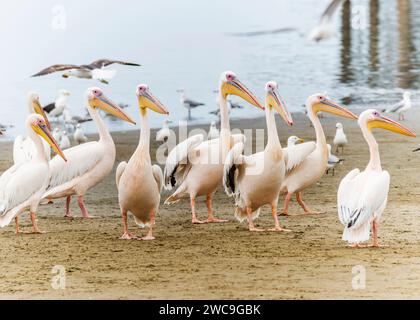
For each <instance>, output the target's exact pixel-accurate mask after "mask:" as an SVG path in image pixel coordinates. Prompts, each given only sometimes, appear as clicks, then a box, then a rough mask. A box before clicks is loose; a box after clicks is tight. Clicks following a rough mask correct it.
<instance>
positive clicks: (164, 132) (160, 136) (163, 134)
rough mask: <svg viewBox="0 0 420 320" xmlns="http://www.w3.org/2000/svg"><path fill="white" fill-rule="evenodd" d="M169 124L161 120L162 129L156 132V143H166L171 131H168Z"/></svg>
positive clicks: (167, 121)
mask: <svg viewBox="0 0 420 320" xmlns="http://www.w3.org/2000/svg"><path fill="white" fill-rule="evenodd" d="M169 123H171V121H170V120H168V119H165V120H163V125H162V128H161V129H160V130H159V131H158V132H156V141H158V142H166V141H168V139H169V137H170V136H171V130H169Z"/></svg>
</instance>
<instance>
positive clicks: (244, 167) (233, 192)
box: [223, 81, 311, 231]
mask: <svg viewBox="0 0 420 320" xmlns="http://www.w3.org/2000/svg"><path fill="white" fill-rule="evenodd" d="M265 90H266V92H267V95H266V102H265V115H266V122H267V137H268V141H267V145H266V147H265V149H264V151H262V152H258V153H255V154H252V155H250V156H244V155H243V152H244V147H245V146H244V144H243V143H242V142H239V143H237V144H236V145H235V146H234V147H233V148H232V149H231V150H230V152H229V154H228V156H227V157H226V163H225V166H224V175H223V185H224V188H225V191H226V193H227V194H228V195H229V196H235V202H236V210H235V216H236V218H237V219H238V220H239V221H243V220H245V219H247V220H248V227H249V231H264V230H263V229H259V228H256V227H255V226H254V222H253V220H254V219H256V218H257V217H258V216H259V213H260V208H261V207H262V206H263V205H265V204H269V205H270V206H271V213H272V216H273V219H274V228H273V229H269V230H270V231H290V230H287V229H283V228H282V227H281V226H280V223H279V221H278V218H277V203H278V198H279V192H280V187H281V182H282V180H283V179H284V177H285V174H286V168H287V167H294V166H295V165H297V164H298V163H299V162H300V161H301V160H302V159H304V157H301V159H296V158H295V157H294V156H293V155H292V156H290V155H289V154H287V153H284V152H283V149H282V147H281V144H280V140H279V137H278V133H277V128H276V120H275V118H274V112H273V109H274V110H275V111H276V112H278V113H279V114H280V116H281V117H282V118H283V119H284V121H285V122H286V123H287V124H288V125H290V126H291V125H293V120H292V117H291V115H290V113H289V112H288V111H287V109H286V106H285V104H284V103H283V101H282V99H281V98H280V97H279V95H278V92H277V83H276V82H274V81H270V82H267V84H266V86H265ZM300 146H302V145H300ZM308 151H309V152H311V150H308ZM290 161H292V162H293V163H291V162H290Z"/></svg>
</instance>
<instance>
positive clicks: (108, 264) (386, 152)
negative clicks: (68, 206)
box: [0, 111, 420, 299]
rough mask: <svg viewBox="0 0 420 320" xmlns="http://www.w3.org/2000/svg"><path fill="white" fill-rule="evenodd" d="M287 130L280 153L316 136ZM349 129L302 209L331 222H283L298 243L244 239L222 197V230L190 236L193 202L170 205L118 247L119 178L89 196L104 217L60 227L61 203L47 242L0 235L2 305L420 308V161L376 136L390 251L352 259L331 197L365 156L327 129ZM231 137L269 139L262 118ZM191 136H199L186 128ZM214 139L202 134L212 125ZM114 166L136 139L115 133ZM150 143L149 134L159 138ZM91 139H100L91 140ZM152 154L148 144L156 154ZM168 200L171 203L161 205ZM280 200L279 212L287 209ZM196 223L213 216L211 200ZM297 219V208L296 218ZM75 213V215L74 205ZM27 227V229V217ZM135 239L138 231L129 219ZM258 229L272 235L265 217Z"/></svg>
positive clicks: (275, 237) (357, 138) (393, 138)
mask: <svg viewBox="0 0 420 320" xmlns="http://www.w3.org/2000/svg"><path fill="white" fill-rule="evenodd" d="M419 115H420V114H418V113H417V112H416V111H412V112H410V113H408V114H407V118H408V119H409V120H407V121H405V122H404V123H405V124H406V125H407V126H409V127H410V128H412V129H414V130H415V131H416V132H417V133H419V132H420V124H419V122H418V119H419ZM294 118H295V125H294V126H293V127H292V128H286V126H285V125H284V124H283V123H280V119H279V118H277V125H278V128H279V134H280V137H281V140H282V143H283V144H284V145H285V140H286V139H287V137H288V136H290V135H292V134H294V135H298V136H300V137H303V138H304V139H305V140H311V139H314V137H315V133H314V129H313V128H311V127H309V123H308V121H307V120H306V119H305V118H304V116H303V115H294ZM337 121H340V122H342V123H343V124H344V127H345V130H346V132H347V136H348V138H349V141H350V143H349V145H348V147H347V148H346V150H345V152H344V155H343V156H342V157H343V158H345V161H344V162H343V164H342V165H340V166H338V167H337V168H336V170H335V176H331V175H326V176H324V177H323V178H322V180H321V181H319V183H318V184H317V185H314V186H312V187H311V188H309V189H307V190H306V191H305V192H304V198H305V199H306V201H307V203H308V204H309V205H310V206H312V207H314V208H315V209H317V210H322V211H325V212H326V213H325V214H322V215H318V216H302V215H300V216H295V217H293V216H292V217H287V218H285V217H281V218H280V221H281V223H282V224H283V225H284V226H286V227H287V228H290V229H292V231H293V232H291V233H279V234H277V233H269V232H264V233H258V234H253V233H250V232H248V230H247V226H246V224H244V223H242V224H241V223H239V222H238V221H236V220H235V219H234V217H233V211H234V204H233V199H231V198H228V197H227V196H226V194H225V193H224V191H223V190H222V188H220V189H219V190H218V191H217V193H216V196H215V210H216V213H217V214H218V216H219V217H223V218H226V219H229V222H227V223H223V224H210V225H192V224H191V222H190V219H191V216H190V208H189V203H188V201H181V202H179V203H177V204H175V205H173V206H166V205H163V201H162V204H161V207H160V214H159V215H158V217H157V221H156V234H155V235H156V240H155V241H148V242H146V241H135V240H133V241H122V240H119V239H118V238H119V236H120V235H121V233H122V225H121V217H120V212H119V208H118V201H117V190H116V186H115V182H114V177H115V171H114V172H113V173H112V174H111V175H109V176H108V178H107V179H106V180H105V181H103V182H102V183H101V184H100V185H98V186H97V187H96V188H94V189H92V190H91V191H90V192H89V193H88V194H87V196H86V203H87V206H88V208H89V209H90V213H91V214H92V215H94V216H96V217H97V218H95V219H91V220H82V219H81V218H75V219H73V220H68V219H65V218H63V215H64V201H63V200H60V201H56V202H54V204H52V205H46V206H41V207H40V210H39V213H38V219H39V226H40V228H41V229H42V230H45V231H47V233H46V234H43V235H19V236H16V235H15V234H14V225H10V226H9V227H6V228H4V229H1V230H0V241H1V250H0V270H1V273H0V298H3V299H9V298H26V299H282V298H285V299H323V298H325V299H354V298H385V299H392V298H397V299H402V298H404V299H405V298H420V246H419V241H418V232H419V231H418V230H419V227H420V219H419V210H418V208H419V200H418V199H419V195H420V184H419V180H420V177H419V175H418V168H419V167H420V154H416V153H413V152H412V149H413V148H414V147H415V146H416V145H417V142H416V139H409V138H406V137H403V136H399V135H395V134H392V133H389V132H385V131H379V130H377V131H376V134H375V135H376V137H377V140H378V142H379V145H380V151H381V157H382V165H383V168H384V169H386V170H388V171H389V172H390V174H391V188H390V193H389V199H388V206H387V209H386V210H385V212H384V215H383V219H382V223H381V226H380V230H379V236H380V241H381V242H382V243H384V244H386V245H389V247H386V248H381V249H351V248H349V247H347V245H346V243H344V242H343V241H341V233H342V227H341V224H340V222H339V220H338V217H337V209H336V194H337V187H338V184H339V182H340V180H341V178H342V177H343V176H344V175H345V174H346V173H347V172H348V171H349V170H351V169H353V168H356V167H359V168H363V167H364V166H365V165H366V164H367V160H368V157H369V154H368V149H367V145H366V143H365V141H364V140H363V137H362V135H361V134H360V129H359V127H358V126H357V123H356V122H349V121H347V120H342V119H340V120H338V119H337V118H333V117H327V118H324V119H322V122H323V125H324V130H325V134H326V136H327V139H328V142H329V143H331V142H332V138H333V136H334V133H335V123H336V122H337ZM231 126H232V128H241V129H243V128H252V129H255V128H265V119H264V118H258V119H249V120H241V121H240V120H236V121H231ZM190 129H192V128H190ZM205 129H207V126H205ZM113 137H114V141H115V143H116V146H117V159H116V163H115V166H114V169H115V167H116V165H117V164H118V162H119V161H122V160H127V159H129V157H130V156H131V154H132V152H133V150H134V148H135V146H136V144H137V142H138V130H137V131H129V132H119V133H114V134H113ZM152 137H153V138H154V134H152ZM90 139H95V136H90ZM156 148H157V144H156V143H155V142H153V143H152V150H151V154H152V157H153V156H154V154H155V153H154V150H155V149H156ZM11 150H12V144H11V143H10V142H4V141H0V172H3V171H4V170H5V169H6V168H8V167H9V166H10V165H11V159H12V152H11ZM168 195H169V193H168V192H166V191H165V192H164V194H163V197H162V198H163V199H165V198H166V197H167V196H168ZM282 203H283V199H282V200H281V201H280V205H282ZM198 208H199V216H200V217H205V216H206V214H207V212H206V208H205V204H204V199H200V202H199V203H198ZM300 210H301V209H300V208H299V207H298V206H297V205H296V202H293V205H292V207H291V213H292V214H294V213H298V212H299V213H300V212H301V211H300ZM72 211H73V214H74V215H75V216H76V217H79V216H80V212H79V209H78V207H77V204H76V202H75V200H73V203H72ZM21 220H22V226H23V228H26V229H28V228H30V221H29V217H28V214H23V215H22V219H21ZM129 222H130V226H131V230H132V231H134V232H135V233H136V234H137V235H141V234H144V233H145V231H144V230H141V229H139V228H138V227H137V226H136V225H135V224H134V221H133V219H132V218H131V217H130V220H129ZM257 224H258V225H259V226H263V227H269V226H271V225H272V219H271V215H270V211H269V207H265V208H264V209H263V210H262V214H261V216H260V218H259V219H258V220H257ZM56 265H62V266H64V268H65V271H66V288H65V289H58V290H57V289H53V288H52V287H51V278H52V277H53V276H54V274H52V268H53V267H54V266H56ZM355 266H361V267H362V268H364V269H365V270H366V287H365V289H359V290H355V289H353V288H352V280H353V277H354V274H353V273H352V270H353V268H354V267H355Z"/></svg>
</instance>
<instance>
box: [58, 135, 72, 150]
mask: <svg viewBox="0 0 420 320" xmlns="http://www.w3.org/2000/svg"><path fill="white" fill-rule="evenodd" d="M70 147H71V143H70V139H69V137H68V136H67V132H66V131H65V130H64V131H63V132H62V133H61V140H60V149H61V150H66V149H68V148H70Z"/></svg>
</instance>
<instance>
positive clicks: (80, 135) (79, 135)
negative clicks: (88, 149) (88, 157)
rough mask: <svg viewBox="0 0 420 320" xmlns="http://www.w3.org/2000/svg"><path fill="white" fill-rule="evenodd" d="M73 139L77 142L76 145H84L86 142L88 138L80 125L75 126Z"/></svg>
mask: <svg viewBox="0 0 420 320" xmlns="http://www.w3.org/2000/svg"><path fill="white" fill-rule="evenodd" d="M73 139H74V141H76V142H77V144H81V143H85V142H87V141H88V138H87V137H86V136H85V133H84V132H83V129H82V125H81V124H80V123H78V124H77V125H76V131H74V134H73Z"/></svg>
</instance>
